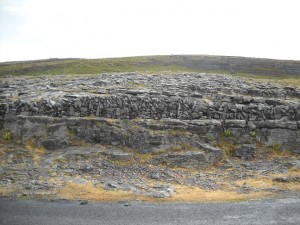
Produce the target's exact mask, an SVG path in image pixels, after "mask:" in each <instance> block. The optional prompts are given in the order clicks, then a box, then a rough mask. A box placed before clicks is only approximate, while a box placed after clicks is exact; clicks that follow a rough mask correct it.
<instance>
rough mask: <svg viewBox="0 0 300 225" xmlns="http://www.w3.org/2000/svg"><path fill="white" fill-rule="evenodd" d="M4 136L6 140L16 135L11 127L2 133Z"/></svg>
mask: <svg viewBox="0 0 300 225" xmlns="http://www.w3.org/2000/svg"><path fill="white" fill-rule="evenodd" d="M2 138H3V140H4V141H12V140H13V138H14V135H13V133H12V132H11V130H10V129H6V130H5V131H4V132H3V134H2Z"/></svg>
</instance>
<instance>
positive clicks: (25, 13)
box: [0, 0, 300, 61]
mask: <svg viewBox="0 0 300 225" xmlns="http://www.w3.org/2000/svg"><path fill="white" fill-rule="evenodd" d="M8 2H9V1H7V0H0V8H1V10H2V12H6V14H2V15H4V16H1V15H0V21H2V22H1V23H0V26H1V24H3V23H5V24H6V25H11V26H10V28H9V29H8V28H7V27H8V26H7V27H6V32H1V33H0V61H7V60H24V59H38V58H50V57H86V58H99V57H118V56H131V55H156V54H212V55H213V54H218V55H241V56H252V57H268V58H282V59H298V60H299V59H300V45H299V43H298V40H300V28H299V27H300V26H298V22H299V21H300V14H299V13H298V12H297V9H299V7H298V0H286V1H281V0H244V1H241V0H227V1H224V0H203V1H201V0H152V1H143V0H126V1H124V0H85V1H79V0H44V1H41V0H23V1H19V3H18V4H9V3H8ZM12 15H13V16H12ZM3 21H4V22H3ZM11 30H13V31H14V32H11Z"/></svg>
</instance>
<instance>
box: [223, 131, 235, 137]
mask: <svg viewBox="0 0 300 225" xmlns="http://www.w3.org/2000/svg"><path fill="white" fill-rule="evenodd" d="M224 136H225V137H234V133H233V132H232V130H230V129H228V130H225V131H224Z"/></svg>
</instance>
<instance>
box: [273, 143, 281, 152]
mask: <svg viewBox="0 0 300 225" xmlns="http://www.w3.org/2000/svg"><path fill="white" fill-rule="evenodd" d="M281 146H282V144H281V143H276V144H273V145H272V150H273V151H280V149H281Z"/></svg>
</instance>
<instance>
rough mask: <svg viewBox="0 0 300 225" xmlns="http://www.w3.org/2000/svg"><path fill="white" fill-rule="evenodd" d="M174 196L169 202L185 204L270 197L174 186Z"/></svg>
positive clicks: (258, 193)
mask: <svg viewBox="0 0 300 225" xmlns="http://www.w3.org/2000/svg"><path fill="white" fill-rule="evenodd" d="M175 188H176V195H174V196H172V197H171V198H170V199H169V201H175V202H176V201H177V202H178V201H187V202H219V201H243V200H252V199H259V198H262V197H265V196H268V195H270V193H269V192H252V193H248V194H240V193H237V192H234V191H224V190H214V191H207V190H203V189H201V188H199V187H188V186H175Z"/></svg>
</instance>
